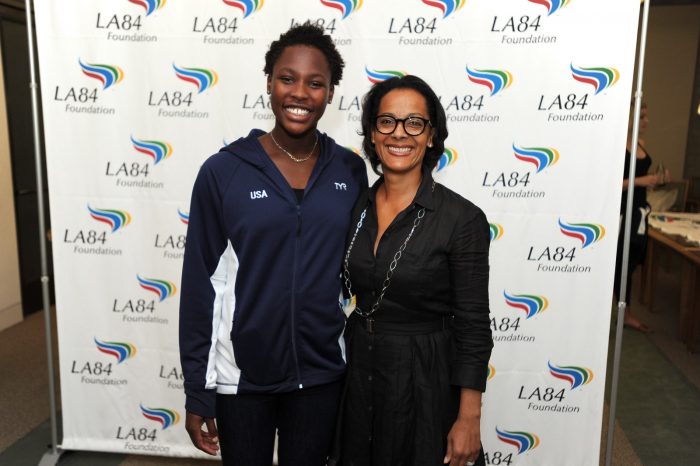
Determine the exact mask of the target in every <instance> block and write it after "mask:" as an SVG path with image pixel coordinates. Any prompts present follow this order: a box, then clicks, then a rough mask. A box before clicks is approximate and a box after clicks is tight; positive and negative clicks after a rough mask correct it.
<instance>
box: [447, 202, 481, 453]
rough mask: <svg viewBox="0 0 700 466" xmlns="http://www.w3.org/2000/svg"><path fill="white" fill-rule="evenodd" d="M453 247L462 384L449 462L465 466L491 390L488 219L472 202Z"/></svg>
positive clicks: (457, 379)
mask: <svg viewBox="0 0 700 466" xmlns="http://www.w3.org/2000/svg"><path fill="white" fill-rule="evenodd" d="M450 243H451V245H450V249H449V256H448V257H449V268H450V285H451V289H452V303H453V312H454V339H455V354H454V357H453V361H452V384H453V385H457V386H459V387H462V389H461V394H460V404H459V414H458V416H457V420H456V421H455V423H454V425H453V426H452V429H451V430H450V433H449V435H448V437H447V455H446V457H445V462H446V463H447V462H449V464H450V465H453V466H456V465H459V466H463V465H464V464H465V463H466V462H467V461H475V460H476V459H477V458H478V456H479V451H480V449H481V434H480V427H481V426H480V421H481V392H483V391H484V390H485V389H486V375H487V371H488V361H489V358H490V356H491V348H492V347H493V340H492V337H491V327H490V319H489V296H488V282H489V245H490V237H489V224H488V222H487V220H486V216H485V215H484V213H483V212H482V211H481V210H479V209H478V208H476V207H475V206H473V205H468V206H464V207H463V211H462V212H461V215H460V216H459V218H458V220H457V225H456V227H455V231H454V233H453V237H452V240H451V242H450Z"/></svg>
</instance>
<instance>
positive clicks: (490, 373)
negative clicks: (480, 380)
mask: <svg viewBox="0 0 700 466" xmlns="http://www.w3.org/2000/svg"><path fill="white" fill-rule="evenodd" d="M494 377H496V367H495V366H494V365H493V364H491V363H489V368H488V370H487V371H486V381H487V382H488V381H489V380H491V379H493V378H494Z"/></svg>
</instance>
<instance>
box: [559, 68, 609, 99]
mask: <svg viewBox="0 0 700 466" xmlns="http://www.w3.org/2000/svg"><path fill="white" fill-rule="evenodd" d="M570 68H571V74H572V76H573V77H574V79H575V80H576V81H580V82H582V83H586V84H590V85H591V86H593V87H594V88H595V95H597V94H599V93H601V92H603V91H604V90H605V89H607V88H609V87H611V86H614V85H615V83H617V81H618V80H619V79H620V72H619V71H618V70H617V69H616V68H604V67H602V66H601V67H596V68H583V67H581V68H577V67H575V66H574V65H573V64H571V65H570Z"/></svg>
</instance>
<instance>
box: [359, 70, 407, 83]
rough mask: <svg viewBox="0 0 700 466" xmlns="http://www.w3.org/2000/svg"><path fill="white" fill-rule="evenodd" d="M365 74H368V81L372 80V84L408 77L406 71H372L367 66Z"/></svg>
mask: <svg viewBox="0 0 700 466" xmlns="http://www.w3.org/2000/svg"><path fill="white" fill-rule="evenodd" d="M365 72H366V73H367V79H369V80H370V82H371V83H372V84H377V83H380V82H382V81H386V80H387V79H391V78H395V77H398V78H402V77H404V76H406V72H405V71H395V70H370V69H369V68H367V67H366V66H365Z"/></svg>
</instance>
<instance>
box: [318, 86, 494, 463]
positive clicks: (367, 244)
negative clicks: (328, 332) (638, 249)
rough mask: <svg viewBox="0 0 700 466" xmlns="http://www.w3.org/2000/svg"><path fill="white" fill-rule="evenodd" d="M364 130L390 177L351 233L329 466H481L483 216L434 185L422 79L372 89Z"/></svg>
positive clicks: (430, 95) (427, 91) (438, 109)
mask: <svg viewBox="0 0 700 466" xmlns="http://www.w3.org/2000/svg"><path fill="white" fill-rule="evenodd" d="M362 130H363V135H364V141H363V150H364V152H365V154H367V156H368V157H369V160H370V162H371V164H372V167H373V169H374V170H375V172H377V174H380V175H382V176H381V178H380V179H379V180H378V181H377V182H376V183H375V184H374V186H372V188H370V189H369V191H368V192H367V193H365V195H361V196H360V198H359V199H358V202H357V204H356V205H355V209H354V212H353V220H352V223H351V225H352V226H351V229H350V232H349V243H348V244H349V246H348V249H347V251H346V256H345V267H344V276H345V285H346V288H347V291H349V292H350V293H351V294H353V293H356V296H357V300H356V302H357V307H356V308H355V310H354V312H353V313H352V314H351V315H350V318H349V320H348V327H347V329H346V334H345V335H346V342H347V347H348V376H347V381H346V393H345V396H344V403H343V411H342V414H341V420H340V423H339V424H340V429H339V431H338V439H339V440H338V442H337V445H336V446H337V447H338V448H339V453H338V454H336V457H335V460H336V462H331V463H330V464H340V465H354V466H372V465H374V466H385V465H393V466H396V465H404V466H410V465H415V466H432V465H440V464H444V463H449V464H450V465H452V466H457V465H459V466H464V465H465V464H468V465H473V464H483V461H484V459H483V452H482V450H481V437H480V426H479V424H480V417H481V393H482V392H483V391H484V389H485V387H486V374H487V365H488V360H489V356H490V354H491V348H492V346H493V342H492V338H491V330H490V327H489V304H488V276H489V264H488V248H489V226H488V223H487V221H486V217H485V216H484V213H483V212H482V211H481V210H480V209H479V208H478V207H476V206H475V205H474V204H472V203H471V202H469V201H468V200H466V199H464V198H463V197H461V196H460V195H458V194H457V193H455V192H453V191H451V190H449V189H447V188H446V187H444V186H442V185H440V184H437V183H435V182H434V181H433V178H432V176H431V171H432V170H433V168H434V167H435V165H436V163H437V161H438V160H439V158H440V156H441V155H442V153H443V151H444V141H445V139H446V138H447V126H446V119H445V113H444V110H443V108H442V106H441V105H440V102H439V100H438V98H437V96H436V95H435V93H434V92H433V90H432V89H431V88H430V87H429V86H428V85H427V84H426V83H425V82H424V81H423V80H421V79H420V78H417V77H415V76H406V77H402V78H392V79H389V80H387V81H384V82H382V83H378V84H376V85H375V86H374V87H373V88H372V89H371V90H370V91H369V93H368V94H367V95H366V96H365V99H364V104H363V114H362ZM379 166H381V170H379V168H378V167H379Z"/></svg>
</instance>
